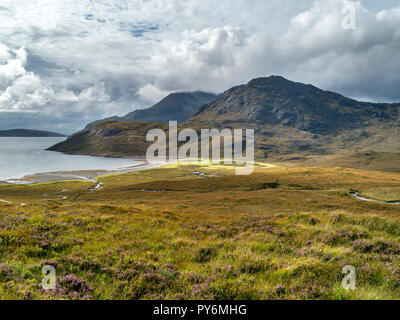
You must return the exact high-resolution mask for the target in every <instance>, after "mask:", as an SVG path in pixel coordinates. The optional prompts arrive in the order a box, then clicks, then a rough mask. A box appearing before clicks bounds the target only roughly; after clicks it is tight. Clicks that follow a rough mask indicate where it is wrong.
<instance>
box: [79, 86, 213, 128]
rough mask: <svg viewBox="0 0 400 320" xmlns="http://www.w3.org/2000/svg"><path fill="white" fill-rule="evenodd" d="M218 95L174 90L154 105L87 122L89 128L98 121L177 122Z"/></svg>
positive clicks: (188, 116)
mask: <svg viewBox="0 0 400 320" xmlns="http://www.w3.org/2000/svg"><path fill="white" fill-rule="evenodd" d="M217 97H218V96H217V95H215V94H212V93H208V92H202V91H196V92H175V93H171V94H169V95H168V96H166V97H165V98H164V99H162V100H161V101H159V102H157V103H156V104H155V105H153V106H151V107H150V108H146V109H139V110H135V111H132V112H130V113H128V114H127V115H125V116H123V117H117V116H115V117H109V118H106V119H102V120H97V121H94V122H91V123H89V124H88V125H87V126H86V128H90V127H92V126H94V125H96V124H98V123H100V122H110V121H118V122H127V121H134V122H161V123H168V121H178V122H179V123H181V122H184V121H186V120H188V119H189V118H190V117H192V116H193V115H194V114H195V113H196V112H197V111H198V110H199V109H200V107H201V106H202V105H204V104H206V103H208V102H210V101H212V100H215V99H216V98H217Z"/></svg>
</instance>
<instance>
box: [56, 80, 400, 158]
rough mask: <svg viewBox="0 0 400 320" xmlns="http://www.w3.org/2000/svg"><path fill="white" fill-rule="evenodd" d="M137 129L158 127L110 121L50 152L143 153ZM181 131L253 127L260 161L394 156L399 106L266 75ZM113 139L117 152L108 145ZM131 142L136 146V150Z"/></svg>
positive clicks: (209, 106)
mask: <svg viewBox="0 0 400 320" xmlns="http://www.w3.org/2000/svg"><path fill="white" fill-rule="evenodd" d="M170 120H174V119H172V118H171V119H170ZM142 124H143V122H142ZM141 126H145V127H146V128H149V127H152V128H157V127H160V124H156V123H147V124H146V125H144V124H143V125H141V122H125V124H124V125H123V126H121V125H120V124H119V123H118V122H113V121H112V120H111V121H108V122H106V123H103V124H97V125H96V126H95V128H91V129H90V130H89V131H88V132H86V133H85V132H83V133H81V134H80V135H79V139H77V137H76V136H75V137H74V136H73V137H74V138H70V139H67V141H66V142H64V143H61V144H59V145H57V146H54V147H52V148H53V149H55V150H57V151H62V152H73V153H82V154H85V152H86V151H87V150H85V149H86V148H87V146H91V145H92V144H94V143H95V144H96V148H93V146H91V147H90V150H91V151H90V152H91V154H110V155H120V156H121V155H143V153H142V152H143V150H144V146H145V145H146V142H144V141H145V132H143V131H142V130H141ZM162 128H163V127H162ZM183 128H193V129H195V130H196V131H198V132H199V131H200V130H201V129H202V128H205V129H206V128H217V129H222V128H249V129H251V128H252V129H254V130H255V135H256V157H259V158H262V157H266V156H271V155H272V156H273V155H288V154H297V153H301V154H321V155H323V154H333V153H338V152H344V151H349V150H351V151H354V152H358V151H362V150H366V149H374V150H375V151H379V152H387V151H390V152H391V151H395V152H396V151H397V152H398V151H400V141H399V140H400V139H398V137H399V136H400V103H392V104H391V103H370V102H360V101H357V100H354V99H351V98H347V97H345V96H343V95H341V94H339V93H335V92H331V91H326V90H322V89H319V88H317V87H315V86H313V85H310V84H303V83H300V82H293V81H290V80H287V79H285V78H283V77H280V76H271V77H265V78H256V79H252V80H251V81H249V82H248V83H247V84H242V85H239V86H235V87H232V88H230V89H228V90H226V91H225V92H224V93H222V94H221V95H219V96H218V97H216V99H214V100H212V101H211V102H208V103H206V104H204V105H203V106H202V107H200V108H199V109H198V112H196V113H195V114H194V115H193V116H192V117H191V118H190V119H188V120H187V121H185V122H184V123H181V124H180V125H179V129H183ZM92 129H93V130H92ZM138 132H140V134H138ZM131 136H135V139H134V140H135V141H136V142H133V140H132V139H130V137H131ZM113 140H115V141H118V143H119V145H120V146H121V148H120V150H118V148H115V146H113V147H112V148H111V147H110V145H112V144H113V142H112V141H113ZM72 141H74V143H72ZM90 141H92V142H90ZM135 143H136V144H138V145H140V146H141V147H140V148H136V147H135ZM79 145H81V146H82V147H79ZM147 145H149V143H147ZM85 146H86V147H85ZM111 149H112V151H111ZM139 149H140V152H139Z"/></svg>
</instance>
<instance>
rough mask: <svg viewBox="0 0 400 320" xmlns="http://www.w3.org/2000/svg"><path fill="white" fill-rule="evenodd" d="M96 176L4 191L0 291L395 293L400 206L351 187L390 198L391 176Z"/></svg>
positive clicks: (315, 172)
mask: <svg viewBox="0 0 400 320" xmlns="http://www.w3.org/2000/svg"><path fill="white" fill-rule="evenodd" d="M195 170H201V171H203V172H206V173H207V174H208V176H207V177H199V176H195V175H193V171H195ZM98 180H99V182H102V183H103V185H102V186H103V188H98V189H96V190H94V191H93V190H91V189H92V188H93V187H94V185H95V183H91V182H85V181H69V182H68V181H64V182H53V183H44V184H34V185H19V186H15V185H2V186H0V199H3V200H4V201H2V202H0V298H2V299H399V298H400V258H399V257H400V255H399V254H400V240H399V235H400V217H399V215H400V206H396V205H390V204H379V203H373V202H365V201H360V200H356V199H354V198H353V197H352V195H351V192H352V191H357V192H359V194H360V195H362V196H365V197H368V198H372V199H377V200H384V201H395V200H399V199H400V174H398V173H383V172H375V171H362V170H356V169H341V168H291V169H286V168H285V167H281V166H279V165H277V166H274V167H263V166H258V167H257V168H256V171H255V173H253V174H252V175H250V176H235V175H234V171H233V168H232V167H222V166H219V167H201V168H199V167H196V166H189V165H184V166H168V167H162V168H157V169H151V170H147V171H141V172H134V173H124V174H121V175H112V176H104V177H101V178H99V179H98ZM43 264H51V265H54V266H55V267H56V271H57V288H56V290H53V291H45V290H43V289H42V288H41V279H42V276H43V275H42V273H41V266H42V265H43ZM345 265H353V266H354V267H355V268H356V270H357V283H356V289H355V290H354V291H351V290H350V291H346V290H344V289H343V288H342V287H341V279H342V277H343V275H342V274H341V271H342V267H343V266H345Z"/></svg>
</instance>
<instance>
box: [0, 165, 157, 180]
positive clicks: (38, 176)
mask: <svg viewBox="0 0 400 320" xmlns="http://www.w3.org/2000/svg"><path fill="white" fill-rule="evenodd" d="M160 166H162V164H149V163H147V162H144V163H140V164H138V165H135V166H129V167H123V168H120V169H110V170H104V169H103V170H101V169H100V170H75V171H54V172H40V173H34V174H31V175H26V176H23V177H21V178H11V179H7V180H5V181H0V185H22V184H35V183H45V182H61V181H70V180H76V181H82V180H84V181H85V180H86V181H90V182H93V183H96V182H97V180H96V178H98V177H100V176H103V175H108V174H118V173H129V172H136V171H142V170H147V169H152V168H156V167H160Z"/></svg>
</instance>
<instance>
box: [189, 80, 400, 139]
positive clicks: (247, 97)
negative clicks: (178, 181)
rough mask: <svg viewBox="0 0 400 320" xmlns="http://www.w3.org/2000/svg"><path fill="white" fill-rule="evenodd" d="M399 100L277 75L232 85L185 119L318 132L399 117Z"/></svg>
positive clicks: (334, 130)
mask: <svg viewBox="0 0 400 320" xmlns="http://www.w3.org/2000/svg"><path fill="white" fill-rule="evenodd" d="M399 107H400V104H397V105H396V104H384V103H380V104H374V103H363V102H359V101H356V100H353V99H349V98H346V97H344V96H342V95H340V94H337V93H334V92H329V91H324V90H321V89H318V88H316V87H314V86H312V85H305V84H302V83H297V82H292V81H289V80H286V79H285V78H282V77H279V76H271V77H268V78H258V79H254V80H251V81H250V82H249V83H248V84H246V85H241V86H237V87H234V88H232V89H230V90H228V91H226V92H225V93H224V94H222V95H221V96H220V97H219V98H218V99H216V100H215V101H213V102H210V103H208V104H206V105H204V106H203V107H202V108H201V109H200V110H199V111H198V112H197V113H196V115H195V116H194V117H193V118H192V119H191V120H190V121H189V123H199V122H201V123H204V122H206V123H207V122H209V121H210V120H212V122H216V123H229V122H257V123H262V124H269V125H284V126H287V127H290V128H296V129H299V130H303V131H308V132H312V133H320V134H324V135H327V134H330V133H335V132H339V131H340V130H342V129H357V128H363V127H366V126H368V125H369V124H370V121H374V122H382V123H384V122H387V121H390V120H398V119H399V109H400V108H399Z"/></svg>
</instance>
